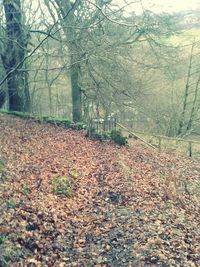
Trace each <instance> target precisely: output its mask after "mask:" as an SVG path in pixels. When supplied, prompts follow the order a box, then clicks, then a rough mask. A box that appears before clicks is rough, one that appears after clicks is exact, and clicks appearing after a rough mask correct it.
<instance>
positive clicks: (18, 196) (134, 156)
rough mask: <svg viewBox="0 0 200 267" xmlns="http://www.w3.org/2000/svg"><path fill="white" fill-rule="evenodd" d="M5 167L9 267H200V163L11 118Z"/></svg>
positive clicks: (0, 126)
mask: <svg viewBox="0 0 200 267" xmlns="http://www.w3.org/2000/svg"><path fill="white" fill-rule="evenodd" d="M0 158H1V161H2V162H4V165H5V170H4V175H2V177H1V179H2V181H1V185H0V209H1V210H0V214H1V216H0V250H1V253H0V254H1V256H0V266H3V264H4V263H3V261H9V260H10V261H9V264H8V266H42V267H44V266H55V267H59V266H60V267H62V266H70V267H71V266H77V267H79V266H87V267H88V266H91V267H92V266H115V267H117V266H119V267H123V266H129V267H131V266H137V267H140V266H145V267H146V266H187V267H189V266H191V267H192V266H200V225H199V224H200V204H199V198H200V178H199V177H200V166H199V162H195V161H191V160H189V159H187V158H181V157H174V156H172V155H169V154H165V153H159V152H156V151H153V150H151V149H149V148H146V147H143V146H142V145H141V144H139V143H135V145H134V146H133V147H131V148H126V147H121V148H119V147H117V146H115V145H114V144H111V143H109V142H99V141H93V140H89V139H87V138H85V136H84V132H78V131H72V130H66V129H64V128H61V127H53V126H51V125H48V124H39V123H37V122H34V121H31V120H30V121H25V120H21V119H19V118H16V117H12V116H7V115H0ZM6 246H7V247H8V246H9V253H8V251H7V250H6V248H5V247H6ZM13 247H14V250H13ZM6 253H7V254H6ZM4 254H5V255H6V256H5V257H4V258H3V255H4Z"/></svg>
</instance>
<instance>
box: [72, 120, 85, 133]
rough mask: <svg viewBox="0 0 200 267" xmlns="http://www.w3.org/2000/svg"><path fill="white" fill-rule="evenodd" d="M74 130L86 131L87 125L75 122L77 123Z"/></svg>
mask: <svg viewBox="0 0 200 267" xmlns="http://www.w3.org/2000/svg"><path fill="white" fill-rule="evenodd" d="M74 128H75V129H76V130H78V131H80V130H84V129H86V128H87V125H86V124H85V123H84V122H77V123H75V125H74Z"/></svg>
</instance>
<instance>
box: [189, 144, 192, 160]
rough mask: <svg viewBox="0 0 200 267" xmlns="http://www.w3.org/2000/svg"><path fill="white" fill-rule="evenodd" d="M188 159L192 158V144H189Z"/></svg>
mask: <svg viewBox="0 0 200 267" xmlns="http://www.w3.org/2000/svg"><path fill="white" fill-rule="evenodd" d="M189 157H192V142H189Z"/></svg>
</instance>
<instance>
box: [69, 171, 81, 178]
mask: <svg viewBox="0 0 200 267" xmlns="http://www.w3.org/2000/svg"><path fill="white" fill-rule="evenodd" d="M69 174H70V177H72V178H73V179H77V178H78V176H79V174H78V173H77V172H76V171H75V170H73V171H71V172H70V173H69Z"/></svg>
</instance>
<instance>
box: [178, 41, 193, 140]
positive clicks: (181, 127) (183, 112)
mask: <svg viewBox="0 0 200 267" xmlns="http://www.w3.org/2000/svg"><path fill="white" fill-rule="evenodd" d="M193 50H194V43H193V44H192V48H191V53H190V61H189V66H188V74H187V81H186V85H185V94H184V101H183V109H182V113H181V117H180V120H179V128H178V135H181V134H182V133H183V127H184V124H185V114H186V109H187V102H188V95H189V89H190V88H189V82H190V78H191V69H192V58H193Z"/></svg>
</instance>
